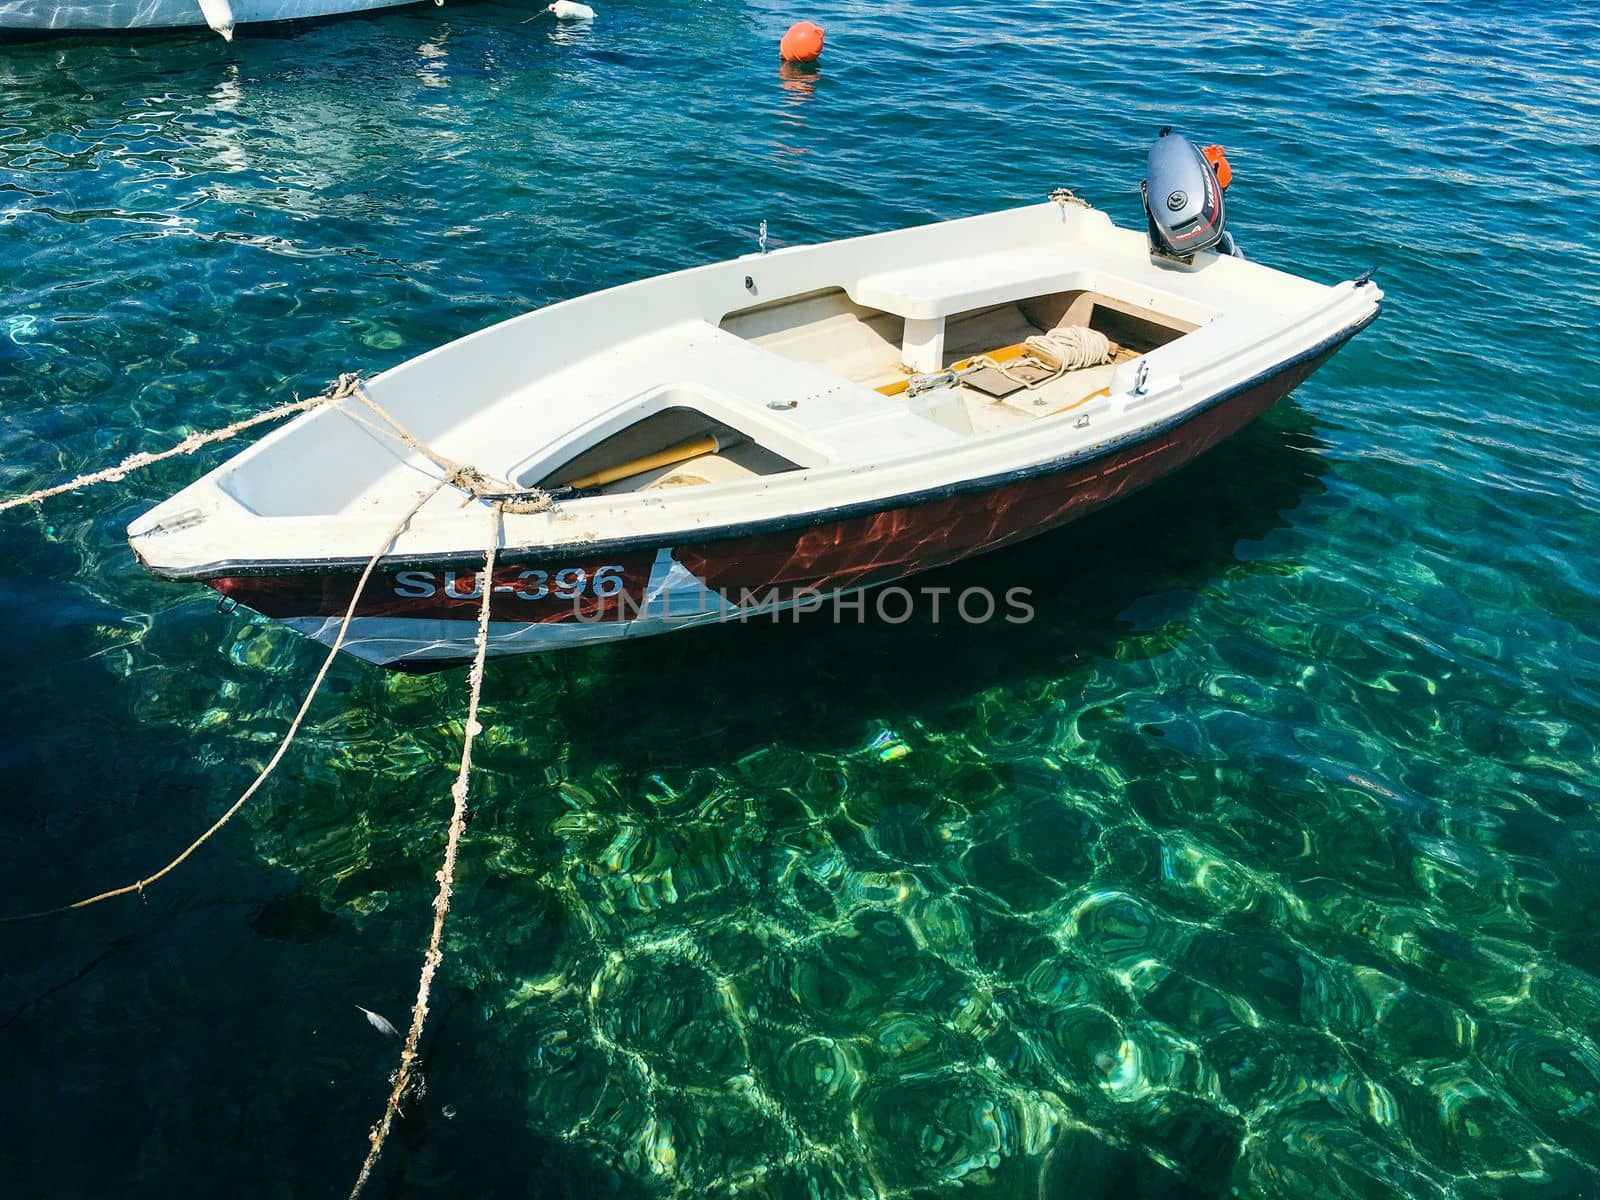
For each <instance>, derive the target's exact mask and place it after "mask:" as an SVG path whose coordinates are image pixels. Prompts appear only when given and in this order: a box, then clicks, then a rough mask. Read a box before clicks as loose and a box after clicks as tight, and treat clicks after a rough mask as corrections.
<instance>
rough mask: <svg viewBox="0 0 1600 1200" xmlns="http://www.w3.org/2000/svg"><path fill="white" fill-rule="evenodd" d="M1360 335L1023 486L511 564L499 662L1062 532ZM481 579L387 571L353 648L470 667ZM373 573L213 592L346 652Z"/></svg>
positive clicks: (1216, 437)
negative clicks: (358, 595)
mask: <svg viewBox="0 0 1600 1200" xmlns="http://www.w3.org/2000/svg"><path fill="white" fill-rule="evenodd" d="M1358 329H1359V327H1357V328H1352V329H1350V330H1348V331H1347V332H1345V333H1344V334H1342V335H1340V336H1339V337H1338V338H1337V339H1336V340H1335V341H1334V342H1333V343H1332V344H1330V345H1328V346H1327V347H1324V348H1321V349H1319V350H1317V351H1316V352H1314V353H1313V354H1312V355H1310V356H1308V357H1306V358H1305V359H1303V360H1302V361H1300V362H1297V363H1292V364H1287V365H1285V366H1284V367H1283V368H1282V369H1281V370H1279V371H1277V372H1275V373H1273V374H1272V375H1270V376H1268V377H1267V378H1265V379H1262V380H1259V381H1257V382H1255V383H1252V384H1251V385H1249V386H1247V387H1245V388H1242V389H1240V390H1239V391H1237V392H1236V393H1234V394H1232V395H1229V396H1225V397H1222V398H1220V399H1219V401H1218V402H1217V403H1215V404H1213V405H1212V406H1210V407H1207V408H1204V409H1201V410H1199V411H1195V412H1192V414H1191V415H1189V416H1188V417H1187V418H1186V419H1184V420H1183V421H1181V422H1177V423H1175V424H1174V425H1172V426H1171V427H1169V428H1167V429H1164V430H1161V431H1159V432H1157V433H1155V434H1154V435H1153V436H1151V437H1148V438H1144V439H1140V440H1138V441H1135V442H1133V443H1131V444H1128V445H1125V446H1120V447H1117V448H1115V449H1112V450H1109V451H1108V452H1106V453H1104V454H1102V455H1099V456H1096V457H1092V458H1090V459H1089V460H1088V461H1082V462H1067V463H1063V464H1058V465H1057V468H1056V469H1053V470H1047V471H1041V472H1039V473H1034V474H1030V475H1028V476H1027V477H1024V478H1017V479H1012V480H1009V481H1006V480H1001V481H995V482H992V483H991V484H989V485H988V486H978V487H975V488H973V489H972V490H969V491H965V492H963V493H961V494H956V495H949V496H944V497H939V498H932V499H917V500H915V501H914V502H912V503H908V504H905V505H902V506H897V507H888V508H884V509H881V510H879V511H875V512H871V513H867V514H863V515H859V516H846V517H839V518H827V517H821V518H818V517H812V518H811V519H810V520H809V521H808V523H807V524H805V525H803V526H801V527H798V528H776V529H771V530H762V529H759V528H756V529H751V530H748V531H741V532H738V533H735V534H732V535H731V536H729V535H726V534H724V536H721V537H718V538H717V539H715V540H710V541H704V542H692V541H690V542H683V543H679V544H676V545H672V546H667V545H661V546H650V545H645V546H637V545H628V544H625V543H624V544H620V545H616V546H611V547H606V546H598V545H597V546H589V547H584V546H577V547H573V548H572V549H571V550H570V551H568V552H561V553H551V552H550V551H549V550H546V549H543V548H541V549H539V550H538V551H537V552H534V553H528V552H521V553H519V552H518V551H517V550H515V549H511V550H505V551H502V552H501V553H500V554H499V556H498V562H497V565H496V567H495V574H494V583H493V586H494V593H495V594H494V596H493V598H492V599H491V602H490V604H491V609H490V611H491V615H492V618H493V620H492V622H491V627H490V630H491V640H490V643H489V649H490V652H491V653H494V654H518V653H530V652H540V651H548V650H555V649H561V648H565V647H571V646H579V645H591V644H595V643H599V642H611V641H617V640H620V639H623V638H629V637H640V636H646V635H651V634H658V633H666V632H670V631H672V630H675V629H682V628H687V627H691V626H695V625H703V624H707V623H716V622H727V621H734V620H747V619H750V618H751V617H752V616H755V615H760V616H762V617H771V616H776V615H780V614H782V613H785V612H789V611H792V610H794V609H796V608H797V607H799V608H801V609H803V608H804V607H805V606H807V605H810V606H813V607H814V606H815V605H816V603H817V601H818V600H820V599H821V598H823V597H828V596H833V595H838V594H842V593H848V592H851V591H854V590H857V589H862V588H870V587H878V586H883V585H888V584H892V583H896V582H898V581H900V580H903V579H906V578H909V577H911V576H913V575H915V574H918V573H920V572H923V571H927V570H931V569H934V568H937V567H942V566H946V565H949V564H951V563H954V562H957V561H960V560H962V559H965V558H969V557H973V556H975V555H978V554H982V553H985V552H987V551H990V550H995V549H998V548H1000V547H1002V546H1006V545H1010V544H1013V543H1015V542H1019V541H1022V540H1024V539H1026V538H1029V537H1033V536H1035V535H1037V534H1041V533H1045V532H1048V531H1050V530H1054V529H1057V528H1060V527H1061V526H1063V525H1065V524H1067V523H1069V522H1071V521H1074V520H1076V519H1078V518H1080V517H1083V516H1085V515H1087V514H1089V513H1091V512H1094V511H1095V510H1097V509H1100V508H1103V507H1104V506H1106V505H1107V504H1110V503H1111V502H1112V501H1114V500H1117V499H1120V498H1122V497H1124V496H1127V495H1129V494H1131V493H1133V492H1135V491H1137V490H1139V489H1141V488H1144V487H1147V486H1148V485H1150V484H1152V483H1155V482H1157V481H1158V480H1160V479H1162V478H1164V477H1165V476H1167V475H1170V474H1171V473H1172V472H1174V471H1176V470H1178V469H1179V468H1180V467H1182V466H1184V465H1185V464H1187V463H1189V462H1191V461H1193V460H1194V459H1196V458H1198V457H1199V456H1200V455H1201V454H1203V453H1205V452H1206V451H1207V450H1209V449H1211V448H1212V447H1214V446H1216V445H1217V444H1218V443H1220V442H1222V441H1223V440H1224V439H1226V438H1228V437H1229V436H1231V435H1232V434H1234V433H1237V432H1238V431H1239V430H1241V429H1243V428H1244V427H1245V426H1246V425H1248V424H1249V423H1250V422H1252V421H1253V420H1255V419H1256V418H1257V417H1259V416H1261V415H1262V414H1263V413H1265V412H1266V411H1268V410H1269V409H1270V408H1272V407H1273V406H1274V405H1275V404H1277V403H1278V402H1279V401H1280V400H1282V399H1284V398H1285V397H1286V396H1288V395H1289V394H1290V392H1292V391H1293V390H1294V389H1295V388H1296V387H1297V386H1299V384H1300V383H1301V382H1302V381H1303V380H1304V379H1305V378H1306V377H1307V376H1309V375H1310V374H1311V373H1312V372H1313V371H1315V370H1316V369H1317V368H1318V367H1320V366H1321V365H1322V364H1323V363H1324V362H1326V361H1327V359H1328V358H1329V357H1331V356H1332V355H1333V353H1334V352H1335V351H1336V350H1337V349H1338V348H1339V346H1341V345H1343V343H1344V342H1345V341H1346V340H1348V339H1349V338H1350V337H1351V336H1353V335H1354V334H1355V333H1356V332H1358ZM481 563H482V554H481V553H479V554H477V555H476V556H457V557H452V558H450V559H447V560H444V561H440V560H438V559H384V560H381V561H380V563H379V566H378V569H377V570H375V571H374V573H373V576H372V578H371V580H369V582H368V584H367V587H366V589H365V591H364V592H363V595H362V599H361V603H360V604H359V605H358V606H357V608H356V613H355V617H354V619H353V620H352V621H351V623H350V629H349V630H348V632H347V634H346V648H347V649H348V650H349V651H350V652H351V653H353V654H355V655H357V656H358V657H361V658H363V659H366V660H367V661H369V662H374V663H377V664H378V665H381V666H384V667H389V668H392V669H398V670H405V671H412V672H425V671H432V670H442V669H446V668H449V667H454V666H459V665H461V664H463V663H465V662H467V661H468V660H469V659H470V657H471V654H472V648H473V638H474V636H475V634H476V625H477V618H478V610H479V607H480V604H481V598H482V594H483V593H482V591H481V590H480V589H481V587H482V573H483V572H482V567H481ZM364 565H365V564H343V565H331V564H318V563H305V564H302V565H301V566H300V568H299V569H298V570H296V569H295V568H293V567H290V566H289V565H288V564H283V563H274V564H271V565H270V566H268V565H265V564H263V566H262V567H260V568H257V569H256V570H254V571H252V570H251V569H249V568H243V569H240V570H238V571H237V572H236V573H229V574H223V575H216V576H212V577H209V578H206V579H205V581H204V582H205V583H206V584H208V585H209V586H210V587H212V588H215V589H216V590H217V591H218V592H220V593H221V594H222V595H224V596H226V597H228V598H230V599H232V600H234V601H236V602H238V603H240V604H243V605H245V606H246V607H248V608H251V609H253V610H255V611H257V612H259V613H261V614H263V615H264V616H268V617H272V618H275V619H277V620H279V621H281V622H282V623H284V624H286V625H288V626H290V627H291V628H293V629H295V630H297V631H299V632H300V633H303V634H305V635H307V636H309V637H312V638H314V639H316V640H318V641H321V642H324V643H327V644H331V643H332V641H333V639H334V637H335V636H336V635H337V633H338V630H339V627H340V625H341V624H342V623H343V618H344V614H345V612H346V611H347V609H348V608H349V604H350V598H351V595H352V593H353V592H354V589H355V585H356V582H357V579H358V578H359V575H360V572H361V569H362V567H363V566H364ZM261 572H270V573H261ZM997 582H999V583H1003V581H997ZM994 591H995V592H996V593H1004V592H1005V591H1006V588H1005V587H1003V586H1000V587H997V588H995V589H994ZM989 611H994V608H993V606H991V609H990V610H989ZM797 615H798V614H797Z"/></svg>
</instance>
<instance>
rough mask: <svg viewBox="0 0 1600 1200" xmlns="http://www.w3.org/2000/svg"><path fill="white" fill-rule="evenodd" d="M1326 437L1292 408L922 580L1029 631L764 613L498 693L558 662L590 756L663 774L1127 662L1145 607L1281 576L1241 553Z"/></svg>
mask: <svg viewBox="0 0 1600 1200" xmlns="http://www.w3.org/2000/svg"><path fill="white" fill-rule="evenodd" d="M1320 447H1321V443H1320V442H1319V441H1318V440H1317V438H1316V436H1315V433H1314V430H1313V425H1312V420H1311V418H1310V417H1309V416H1308V415H1307V414H1306V413H1305V412H1304V411H1302V410H1301V409H1299V408H1297V407H1295V406H1293V405H1292V404H1285V405H1282V406H1280V407H1279V408H1278V409H1277V410H1275V412H1274V414H1273V415H1272V416H1271V417H1270V418H1269V419H1267V420H1264V421H1261V422H1257V423H1256V424H1255V425H1253V426H1251V427H1250V428H1248V429H1246V430H1244V431H1242V432H1241V433H1240V434H1238V435H1237V436H1235V437H1234V438H1233V439H1231V440H1230V441H1228V442H1226V443H1224V444H1223V445H1222V446H1219V447H1217V448H1216V449H1215V450H1213V451H1212V452H1211V453H1210V454H1209V455H1207V456H1206V457H1205V458H1203V459H1202V460H1200V461H1198V462H1196V463H1193V464H1191V465H1190V466H1188V467H1186V468H1185V469H1183V470H1182V471H1180V472H1179V473H1178V474H1176V475H1175V476H1173V477H1171V478H1170V479H1167V480H1164V481H1162V482H1161V483H1159V484H1157V485H1155V486H1154V487H1152V488H1150V489H1148V490H1147V491H1145V492H1143V493H1140V494H1138V495H1136V496H1133V497H1130V498H1128V499H1126V500H1124V501H1122V502H1121V503H1120V504H1117V505H1114V506H1113V507H1111V508H1109V509H1107V510H1104V511H1102V512H1100V513H1096V514H1094V515H1092V516H1090V517H1087V518H1085V519H1084V520H1082V521H1080V522H1078V523H1076V524H1074V525H1072V526H1068V527H1067V528H1065V529H1061V530H1058V531H1055V532H1052V533H1049V534H1045V535H1042V536H1040V537H1037V538H1033V539H1031V540H1029V541H1026V542H1024V543H1021V544H1019V545H1016V546H1012V547H1008V548H1007V549H1005V550H1002V551H998V552H995V553H993V554H989V555H985V556H981V557H979V558H976V559H973V560H970V561H967V562H964V563H961V564H957V565H955V566H952V567H948V568H944V569H942V570H938V571H933V572H929V573H928V574H926V575H923V576H919V577H917V578H916V579H914V580H911V581H909V582H908V585H907V586H908V587H943V588H949V589H951V595H952V596H954V595H958V594H959V593H961V592H962V591H964V590H965V589H967V588H972V587H986V588H990V589H992V590H994V591H995V592H996V593H1002V594H1003V593H1004V592H1005V591H1006V590H1007V589H1010V588H1018V587H1020V588H1027V589H1029V591H1030V593H1031V596H1030V602H1031V604H1032V605H1033V606H1034V608H1035V610H1036V616H1035V618H1034V620H1033V621H1032V622H1030V623H1028V624H1007V623H1005V622H1004V621H1000V620H996V621H992V622H989V623H987V624H982V625H969V624H965V623H963V622H961V621H960V620H959V619H957V620H949V619H948V617H949V615H950V614H949V612H948V608H949V601H948V600H947V601H946V602H945V608H946V610H947V611H946V612H945V613H944V614H943V615H944V616H945V617H946V618H947V619H946V620H944V621H941V622H939V623H935V622H934V621H933V620H931V619H930V615H929V612H928V606H927V605H926V604H921V605H919V606H918V609H917V612H916V614H915V615H914V616H913V618H912V619H911V620H908V621H906V622H905V623H903V624H890V623H886V622H883V621H880V620H878V619H876V617H874V616H873V615H872V614H871V609H872V604H871V603H870V602H869V604H868V606H867V608H868V616H867V620H866V621H865V622H864V623H861V624H856V623H854V617H853V616H847V619H846V622H845V623H840V624H834V623H833V622H832V620H831V616H830V614H829V612H828V611H827V609H824V610H823V611H822V612H821V613H818V614H815V615H812V616H809V617H806V618H803V619H802V620H801V621H800V623H799V624H798V625H796V624H794V623H791V620H790V618H788V617H785V618H784V619H783V621H782V622H781V623H773V622H772V621H771V620H770V619H767V618H764V619H762V620H760V621H752V622H749V623H748V624H745V625H739V624H730V625H727V626H714V627H710V628H707V629H702V630H695V631H691V632H684V633H676V634H670V635H665V636H662V637H656V638H651V639H647V640H644V641H640V642H636V643H629V644H627V645H625V646H621V647H607V648H602V649H597V650H591V651H581V652H578V653H575V654H572V655H568V656H560V657H557V658H554V659H550V660H546V663H544V664H540V663H538V662H537V661H536V660H534V661H530V662H528V663H525V664H524V663H519V664H504V665H503V666H502V668H501V671H500V672H499V673H498V674H499V678H498V679H497V680H495V681H494V682H493V683H492V684H491V687H492V690H493V695H494V702H495V703H496V705H497V706H510V707H515V700H514V697H515V695H516V694H517V693H518V692H519V691H520V690H521V689H523V688H528V687H532V686H533V685H534V684H535V683H536V681H542V680H543V679H545V674H544V673H545V672H549V671H555V672H557V673H558V675H559V677H560V679H561V681H562V683H563V684H564V694H563V696H562V698H561V699H560V700H559V701H558V702H557V706H558V711H559V714H560V716H561V718H562V719H563V721H564V723H565V725H566V727H567V728H568V729H569V730H570V733H571V737H572V759H571V761H572V763H573V765H574V766H575V767H576V766H577V765H578V764H580V763H584V762H591V761H609V762H618V763H620V764H621V765H623V766H633V767H645V766H650V767H653V768H659V767H661V766H663V765H666V764H669V763H670V764H677V765H699V764H702V763H706V764H711V763H725V762H727V761H728V760H729V759H730V758H736V757H738V756H739V755H740V754H742V753H745V752H747V751H749V750H750V749H753V748H756V747H760V746H766V745H771V744H773V743H775V742H777V743H783V744H786V745H792V746H799V747H808V746H817V745H828V746H834V747H836V746H837V744H838V742H839V739H840V729H841V727H848V726H851V725H854V724H858V723H861V722H864V721H866V720H868V719H870V718H871V717H873V716H875V715H878V714H881V713H883V712H894V713H896V714H897V715H898V716H901V717H911V718H919V717H920V718H924V719H926V718H932V717H936V716H937V715H938V714H940V713H941V712H943V711H944V710H946V709H948V708H949V707H950V706H952V705H954V704H959V703H966V702H969V701H970V699H971V697H972V695H973V694H974V693H975V692H977V691H979V690H981V689H983V688H985V687H988V686H991V685H993V684H995V683H998V682H1002V681H1013V680H1019V679H1024V678H1027V677H1030V676H1040V675H1043V676H1048V677H1049V678H1051V679H1055V680H1061V679H1068V680H1070V678H1071V677H1072V676H1073V675H1074V674H1075V673H1079V672H1087V671H1089V670H1091V669H1092V668H1093V663H1094V662H1095V660H1097V659H1103V658H1106V657H1109V656H1112V655H1117V656H1119V657H1124V658H1126V657H1129V653H1130V648H1129V647H1128V645H1127V643H1128V641H1129V635H1130V633H1132V632H1134V631H1135V630H1136V629H1137V628H1138V627H1139V626H1140V625H1142V624H1144V623H1145V622H1146V620H1147V619H1148V618H1147V617H1146V616H1145V613H1144V610H1146V609H1148V610H1150V611H1153V612H1154V613H1155V614H1157V619H1158V620H1159V622H1160V623H1161V624H1163V625H1165V624H1168V623H1171V622H1174V621H1177V620H1179V619H1180V618H1181V617H1182V615H1183V613H1184V612H1185V611H1186V610H1187V608H1188V607H1189V606H1190V604H1191V603H1192V601H1193V598H1194V593H1195V592H1196V590H1197V589H1199V588H1201V587H1203V586H1205V585H1206V584H1207V583H1208V582H1209V581H1212V580H1215V579H1217V578H1218V577H1219V576H1222V575H1225V574H1233V573H1237V572H1241V571H1251V570H1275V571H1276V570H1281V569H1282V566H1281V564H1276V565H1271V564H1259V565H1258V564H1256V563H1254V562H1252V561H1251V560H1249V559H1247V558H1245V557H1243V556H1241V554H1240V552H1239V546H1240V543H1241V542H1244V541H1252V540H1256V539H1260V538H1262V537H1264V536H1266V535H1267V534H1268V533H1269V532H1271V531H1272V530H1273V529H1276V528H1281V527H1283V526H1285V525H1287V524H1288V523H1289V521H1288V519H1287V518H1286V516H1285V515H1284V514H1286V513H1287V512H1289V511H1290V510H1293V509H1294V508H1296V507H1297V506H1298V505H1300V504H1301V503H1302V502H1303V501H1305V500H1306V499H1307V498H1308V497H1312V496H1315V495H1318V494H1320V493H1322V492H1323V491H1324V490H1325V485H1324V483H1323V481H1322V477H1323V475H1324V474H1325V473H1326V471H1327V470H1328V462H1327V460H1326V459H1325V458H1324V457H1322V456H1321V455H1320V454H1319V453H1317V451H1318V450H1319V449H1320ZM549 664H553V665H549ZM508 693H509V694H508ZM546 703H548V701H546Z"/></svg>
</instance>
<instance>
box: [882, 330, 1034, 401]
mask: <svg viewBox="0 0 1600 1200" xmlns="http://www.w3.org/2000/svg"><path fill="white" fill-rule="evenodd" d="M1027 349H1028V348H1027V347H1026V346H1024V345H1023V344H1022V343H1021V342H1018V343H1017V344H1016V345H1014V346H1001V347H1000V349H998V350H991V351H989V352H988V353H987V354H974V355H973V356H972V358H963V359H962V360H961V361H960V362H953V363H951V364H950V365H949V366H948V367H946V368H945V370H947V371H965V370H966V369H967V368H968V367H970V366H971V365H972V364H973V362H974V361H976V360H977V359H980V358H987V359H991V360H993V361H994V362H1010V361H1011V360H1012V359H1014V358H1021V357H1022V355H1023V354H1024V352H1026V350H1027ZM910 386H911V380H909V379H896V380H895V381H894V382H893V383H886V384H884V385H883V386H882V387H881V388H877V389H876V390H877V391H878V392H879V394H881V395H884V396H898V395H899V394H900V393H901V392H903V391H905V390H906V389H907V388H908V387H910Z"/></svg>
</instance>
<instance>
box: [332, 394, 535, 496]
mask: <svg viewBox="0 0 1600 1200" xmlns="http://www.w3.org/2000/svg"><path fill="white" fill-rule="evenodd" d="M334 387H335V390H338V391H341V392H344V394H345V396H348V397H351V398H353V399H356V400H359V401H360V402H361V403H362V404H364V405H366V406H367V408H369V409H370V410H371V411H372V413H373V414H374V415H375V416H377V417H378V418H379V419H380V420H382V421H383V423H384V424H386V425H387V426H389V429H390V430H391V431H392V433H393V435H394V436H395V437H397V438H399V439H400V441H401V442H403V443H404V444H405V445H406V446H407V447H409V448H410V449H412V450H415V451H416V452H417V453H418V454H420V455H422V456H423V457H424V458H426V459H427V460H428V461H429V462H431V463H433V465H434V466H436V467H438V468H439V469H440V470H441V471H443V472H444V476H445V482H446V483H448V484H449V485H450V486H451V487H453V488H458V489H459V490H461V491H463V492H466V493H467V494H468V495H471V496H474V497H476V498H477V499H479V500H485V501H488V502H490V503H492V504H497V505H499V506H500V508H501V509H502V510H503V511H505V512H508V513H542V512H545V511H547V510H548V509H549V508H550V507H551V505H552V504H554V500H553V499H552V498H551V496H550V493H549V492H547V491H545V490H544V489H543V488H537V487H531V488H519V487H517V486H516V485H515V484H513V483H511V482H510V481H509V480H505V479H500V478H497V477H496V476H493V475H489V474H486V473H485V472H483V471H481V470H479V469H478V468H477V467H474V466H472V465H470V464H468V463H463V462H457V461H456V460H455V459H453V458H449V457H447V456H446V455H443V454H441V453H439V451H437V450H435V449H434V448H433V447H432V446H430V445H428V444H427V443H426V442H424V441H423V440H422V439H421V438H419V437H418V436H417V435H416V434H414V433H412V432H411V431H410V430H409V429H407V428H406V427H405V426H404V425H402V424H401V423H400V422H399V421H397V420H395V418H394V416H393V414H391V413H390V412H389V411H388V410H387V409H385V408H384V407H383V406H382V405H380V404H379V403H378V402H377V401H376V400H374V399H373V398H372V397H371V396H369V395H368V394H367V389H366V388H364V387H362V386H361V379H360V377H359V376H356V375H341V376H339V380H338V382H337V383H336V384H335V385H334ZM345 415H346V416H350V417H354V416H355V414H354V413H348V412H347V413H346V414H345ZM364 423H365V422H364ZM368 427H369V428H373V426H371V425H369V426H368Z"/></svg>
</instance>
